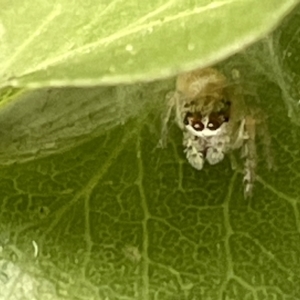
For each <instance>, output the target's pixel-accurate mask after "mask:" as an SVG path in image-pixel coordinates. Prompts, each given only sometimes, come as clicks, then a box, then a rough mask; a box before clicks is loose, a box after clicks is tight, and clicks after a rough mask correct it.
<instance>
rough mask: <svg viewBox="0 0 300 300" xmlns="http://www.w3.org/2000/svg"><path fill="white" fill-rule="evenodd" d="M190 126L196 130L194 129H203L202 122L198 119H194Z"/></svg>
mask: <svg viewBox="0 0 300 300" xmlns="http://www.w3.org/2000/svg"><path fill="white" fill-rule="evenodd" d="M192 127H193V128H194V129H195V130H196V131H202V130H203V129H204V125H203V124H202V122H200V121H198V120H197V121H194V122H192Z"/></svg>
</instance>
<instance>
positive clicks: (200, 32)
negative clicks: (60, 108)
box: [0, 0, 299, 87]
mask: <svg viewBox="0 0 300 300" xmlns="http://www.w3.org/2000/svg"><path fill="white" fill-rule="evenodd" d="M2 2H3V1H2ZM297 3H299V1H298V0H273V1H272V3H271V2H270V1H269V0H261V1H256V0H247V1H240V0H238V1H237V0H223V1H207V0H198V1H184V0H176V1H171V0H170V1H167V2H162V1H157V0H156V1H153V0H152V1H149V2H147V3H146V4H145V3H143V5H141V4H138V3H137V2H136V1H132V0H131V1H128V0H126V1H125V0H115V1H108V0H106V1H101V3H99V1H94V0H92V1H89V2H88V3H87V2H86V1H76V2H70V1H64V0H59V1H55V2H47V1H40V0H38V1H37V0H33V1H14V2H11V1H4V3H2V5H1V11H0V70H1V71H0V87H1V86H7V85H10V86H11V85H12V86H18V87H24V86H25V87H43V86H65V85H84V86H87V85H89V86H91V85H96V84H112V83H113V84H115V83H120V82H132V81H133V80H142V79H143V80H149V79H153V78H162V77H166V76H169V75H174V74H175V73H176V72H178V70H186V69H192V68H195V67H201V66H206V65H208V64H212V63H215V62H218V61H220V60H221V59H224V58H225V57H228V56H229V55H230V54H232V53H236V52H237V51H238V50H241V49H243V48H245V46H246V45H248V44H250V43H252V42H254V41H256V40H258V39H259V38H261V37H263V36H265V35H266V34H267V33H268V32H270V31H271V30H272V29H273V28H274V27H275V26H276V25H277V24H278V23H279V22H280V21H281V19H282V18H283V17H284V16H285V15H286V14H287V13H288V12H289V11H291V9H292V8H293V7H295V5H296V4H297ZM20 24H22V26H21V25H20Z"/></svg>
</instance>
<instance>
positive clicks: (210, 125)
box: [207, 120, 221, 130]
mask: <svg viewBox="0 0 300 300" xmlns="http://www.w3.org/2000/svg"><path fill="white" fill-rule="evenodd" d="M220 126H221V124H220V123H219V122H217V121H216V120H213V121H210V122H209V123H208V124H207V127H208V128H209V129H210V130H217V129H218V128H219V127H220Z"/></svg>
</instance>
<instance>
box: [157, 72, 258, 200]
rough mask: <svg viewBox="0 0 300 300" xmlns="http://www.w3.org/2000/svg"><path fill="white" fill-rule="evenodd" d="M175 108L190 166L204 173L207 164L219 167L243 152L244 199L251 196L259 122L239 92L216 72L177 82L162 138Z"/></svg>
mask: <svg viewBox="0 0 300 300" xmlns="http://www.w3.org/2000/svg"><path fill="white" fill-rule="evenodd" d="M173 108H175V120H176V123H177V124H178V126H179V127H180V128H181V129H182V131H183V146H184V152H185V154H186V157H187V160H188V161H189V163H190V164H191V165H192V166H193V167H194V168H196V169H198V170H201V169H202V168H203V165H204V162H205V161H207V162H208V163H209V164H211V165H214V164H217V163H218V162H220V161H221V160H223V158H224V155H225V154H227V153H229V152H231V151H232V150H234V149H238V148H241V150H242V157H243V158H244V160H245V168H244V182H245V195H249V194H251V191H252V187H253V182H254V180H255V168H256V147H255V125H256V119H255V118H254V116H253V115H252V114H251V113H250V110H247V107H246V106H245V104H244V100H243V95H242V93H241V92H240V89H239V88H238V87H237V86H234V85H232V84H231V85H230V84H228V82H227V79H226V77H225V76H224V75H223V74H221V73H220V72H219V71H217V70H216V69H213V68H206V69H202V70H195V71H193V72H190V73H185V74H182V75H179V76H178V78H177V82H176V91H175V92H174V93H172V95H171V97H169V109H168V113H167V116H166V117H165V120H164V126H163V136H164V135H166V124H167V122H168V120H169V118H170V114H171V111H172V109H173Z"/></svg>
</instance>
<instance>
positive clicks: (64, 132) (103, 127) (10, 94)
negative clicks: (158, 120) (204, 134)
mask: <svg viewBox="0 0 300 300" xmlns="http://www.w3.org/2000/svg"><path fill="white" fill-rule="evenodd" d="M173 85H174V83H173V80H169V81H164V82H160V84H156V83H150V84H136V85H126V86H116V87H94V88H86V89H83V88H64V89H58V88H57V89H39V90H35V91H28V92H22V91H18V90H13V89H7V90H6V91H3V94H2V101H3V102H2V103H1V108H0V128H1V129H0V139H1V145H0V164H1V165H3V164H5V165H7V164H11V163H13V162H16V161H17V162H22V161H26V160H32V159H36V158H39V157H43V156H46V155H49V154H51V153H55V152H61V151H64V150H66V149H70V148H72V147H74V146H76V145H78V144H80V143H83V142H84V141H87V140H90V139H92V138H94V137H97V136H99V135H101V134H103V133H105V132H107V131H109V130H110V129H112V128H115V127H116V126H118V125H120V124H124V123H125V122H126V121H127V120H128V119H130V118H134V117H136V116H137V115H139V114H141V113H142V111H145V110H147V109H150V108H151V107H152V106H153V105H156V107H157V109H158V110H159V109H160V107H162V106H163V99H164V98H165V95H166V93H167V92H169V91H170V90H171V89H172V88H173Z"/></svg>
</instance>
